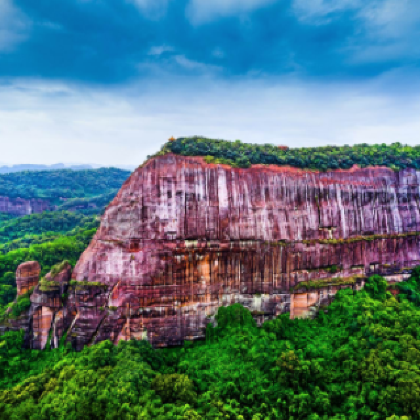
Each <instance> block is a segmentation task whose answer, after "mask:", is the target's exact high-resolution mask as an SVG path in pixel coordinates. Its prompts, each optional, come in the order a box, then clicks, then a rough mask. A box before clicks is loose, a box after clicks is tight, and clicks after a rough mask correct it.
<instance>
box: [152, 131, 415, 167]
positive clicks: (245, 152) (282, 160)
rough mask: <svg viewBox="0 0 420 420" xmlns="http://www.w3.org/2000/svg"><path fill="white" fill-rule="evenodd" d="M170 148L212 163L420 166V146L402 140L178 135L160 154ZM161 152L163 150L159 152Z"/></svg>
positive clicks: (244, 165) (312, 165)
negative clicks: (291, 142)
mask: <svg viewBox="0 0 420 420" xmlns="http://www.w3.org/2000/svg"><path fill="white" fill-rule="evenodd" d="M166 151H170V152H173V153H175V154H180V155H185V156H205V157H206V161H207V162H208V163H226V164H229V165H232V166H236V167H242V168H248V167H249V166H250V165H251V164H273V165H290V166H293V167H296V168H305V169H314V170H315V169H316V170H322V171H325V170H328V169H340V168H341V169H349V168H351V167H352V166H353V165H354V164H357V165H359V166H360V167H366V166H388V167H390V168H392V169H394V170H397V169H404V168H416V169H419V168H420V146H408V145H404V144H401V143H393V144H390V145H387V144H373V145H369V144H356V145H354V146H324V147H302V148H289V149H288V148H279V147H277V146H275V145H272V144H250V143H242V142H241V141H239V140H236V141H235V142H230V141H226V140H214V139H207V138H203V137H188V138H182V137H181V138H178V139H176V140H175V141H173V142H169V143H166V144H165V145H164V146H163V149H162V151H161V152H160V153H163V152H166ZM158 154H159V153H158Z"/></svg>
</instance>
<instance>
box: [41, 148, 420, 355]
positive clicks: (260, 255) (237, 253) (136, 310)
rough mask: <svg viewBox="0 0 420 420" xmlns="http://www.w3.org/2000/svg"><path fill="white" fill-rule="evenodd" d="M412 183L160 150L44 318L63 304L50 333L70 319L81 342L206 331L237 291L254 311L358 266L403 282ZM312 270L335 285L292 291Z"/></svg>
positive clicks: (294, 301) (127, 186)
mask: <svg viewBox="0 0 420 420" xmlns="http://www.w3.org/2000/svg"><path fill="white" fill-rule="evenodd" d="M419 186H420V172H418V171H417V172H416V171H415V170H404V171H400V172H393V171H392V170H391V169H388V168H371V169H358V168H353V169H351V170H348V171H343V170H341V171H333V172H327V173H319V172H308V171H301V170H296V169H293V168H284V167H277V166H265V165H255V166H253V167H252V168H250V169H239V168H231V167H228V166H225V165H211V164H210V165H209V164H206V163H204V161H203V159H202V158H198V157H197V158H194V157H182V156H175V155H172V154H167V155H165V156H160V157H157V158H154V159H152V160H150V161H149V162H147V163H146V164H145V165H144V166H143V167H141V168H139V169H137V170H136V171H135V172H134V173H133V174H132V175H131V176H130V178H129V179H128V180H127V181H126V182H125V183H124V185H123V186H122V188H121V190H120V192H119V193H118V195H117V196H116V197H115V199H114V200H113V201H112V202H111V203H110V205H109V206H108V208H107V210H106V212H105V214H104V216H103V218H102V222H101V226H100V228H99V230H98V232H97V234H96V235H95V237H94V239H93V240H92V242H91V244H90V245H89V247H88V248H87V249H86V251H85V252H84V253H83V255H82V256H81V258H80V260H79V262H78V263H77V265H76V267H75V269H74V271H73V274H72V277H73V280H76V281H75V282H72V283H74V284H71V285H70V286H69V289H68V298H67V300H66V301H65V302H62V303H63V308H62V309H60V310H58V309H56V308H55V307H53V306H46V305H44V306H43V307H48V308H49V309H51V311H52V315H51V316H49V317H48V319H50V318H51V319H55V317H56V316H57V314H58V312H59V311H61V312H60V315H59V318H60V322H61V324H60V325H61V327H60V328H59V329H58V328H57V329H55V330H54V331H58V332H54V336H55V337H57V339H58V338H59V337H60V336H61V335H62V334H63V332H64V331H65V330H66V328H67V327H68V328H69V331H68V336H67V337H68V339H69V340H71V341H72V342H73V345H74V346H75V347H76V348H81V347H83V345H85V344H90V343H94V342H97V341H100V340H103V339H111V340H112V341H114V342H117V341H118V340H120V339H129V338H137V339H141V338H147V339H148V340H150V341H151V342H152V344H153V345H156V346H160V345H168V344H179V343H181V342H182V341H183V340H184V339H195V338H200V337H203V335H204V329H205V326H206V324H207V323H208V322H209V320H211V319H212V316H213V315H214V314H215V312H216V310H217V308H218V307H219V306H221V305H228V304H231V303H234V302H240V303H242V304H243V305H244V306H247V307H249V308H250V309H251V310H252V311H254V313H255V314H256V315H257V316H258V317H259V318H260V320H261V319H264V318H265V319H267V318H269V317H273V316H276V315H278V314H280V313H282V312H286V311H291V312H292V316H293V315H299V314H300V313H301V308H307V307H308V306H310V304H311V302H312V303H314V302H315V303H316V302H318V303H319V302H323V301H328V299H329V298H330V297H331V295H332V294H334V293H335V291H336V290H337V288H339V287H350V286H351V287H359V286H360V285H359V286H357V285H356V284H355V283H354V280H355V278H357V277H361V278H362V277H364V276H366V275H370V274H372V273H381V274H383V275H387V276H394V277H392V279H393V280H400V279H401V278H402V276H403V275H404V273H408V272H409V270H410V268H411V267H413V266H414V265H417V264H419V263H420V253H419V250H420V248H419V245H420V244H419V240H420V239H419V236H418V234H417V232H418V231H420V210H419V204H418V203H419ZM333 278H334V280H332V279H333ZM336 278H340V280H337V279H336ZM390 278H391V277H390ZM326 279H330V280H329V281H326ZM308 280H315V281H323V282H324V283H325V284H327V283H328V282H329V283H331V284H332V285H331V284H330V286H326V288H325V289H323V290H321V291H319V292H314V293H306V294H299V293H298V294H294V293H291V291H293V292H299V288H300V286H299V285H298V283H300V282H305V281H308ZM303 284H305V283H303ZM334 284H337V285H338V286H334ZM343 284H344V286H342V285H343ZM345 284H347V286H345ZM39 299H41V298H39ZM41 300H42V299H41ZM41 306H42V305H41ZM48 323H49V325H50V328H51V326H53V327H54V323H53V321H47V324H48ZM38 342H39V341H38ZM37 346H38V345H37ZM40 347H42V345H41V346H40Z"/></svg>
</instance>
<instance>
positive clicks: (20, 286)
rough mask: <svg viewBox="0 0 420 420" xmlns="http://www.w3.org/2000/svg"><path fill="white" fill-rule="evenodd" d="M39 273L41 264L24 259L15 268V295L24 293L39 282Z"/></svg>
mask: <svg viewBox="0 0 420 420" xmlns="http://www.w3.org/2000/svg"><path fill="white" fill-rule="evenodd" d="M40 273H41V266H40V265H39V264H38V262H37V261H26V262H24V263H22V264H20V265H19V267H18V268H17V270H16V287H17V295H18V296H21V295H24V294H25V293H27V292H28V291H29V289H31V288H32V287H35V286H36V285H37V284H38V282H39V274H40Z"/></svg>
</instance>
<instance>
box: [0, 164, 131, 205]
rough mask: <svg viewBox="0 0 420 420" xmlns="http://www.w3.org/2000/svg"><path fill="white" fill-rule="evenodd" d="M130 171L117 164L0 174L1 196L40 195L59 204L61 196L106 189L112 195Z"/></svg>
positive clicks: (101, 192) (103, 192) (79, 196)
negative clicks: (116, 166) (91, 167)
mask: <svg viewBox="0 0 420 420" xmlns="http://www.w3.org/2000/svg"><path fill="white" fill-rule="evenodd" d="M129 174H130V172H129V171H124V170H122V169H117V168H100V169H85V170H80V171H73V170H71V169H59V170H53V171H38V172H30V171H26V172H16V173H10V174H1V175H0V196H7V197H12V198H15V197H20V198H26V199H28V198H41V199H46V200H49V201H51V202H53V203H54V204H62V201H60V198H65V199H69V198H83V197H93V196H99V195H102V194H105V193H113V194H114V195H115V194H116V192H117V191H118V190H119V188H120V187H121V185H122V183H123V182H124V181H125V180H126V179H127V177H128V176H129ZM108 201H109V200H108Z"/></svg>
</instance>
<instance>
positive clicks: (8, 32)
mask: <svg viewBox="0 0 420 420" xmlns="http://www.w3.org/2000/svg"><path fill="white" fill-rule="evenodd" d="M29 29H30V22H29V21H28V19H27V18H26V17H25V16H24V15H23V14H22V12H21V11H20V10H18V9H17V8H16V7H15V6H14V5H13V3H12V1H11V0H0V52H2V51H3V52H7V51H10V50H12V49H13V48H14V47H15V46H16V45H17V44H19V43H20V42H22V41H23V40H24V39H25V38H26V37H27V35H28V31H29Z"/></svg>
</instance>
